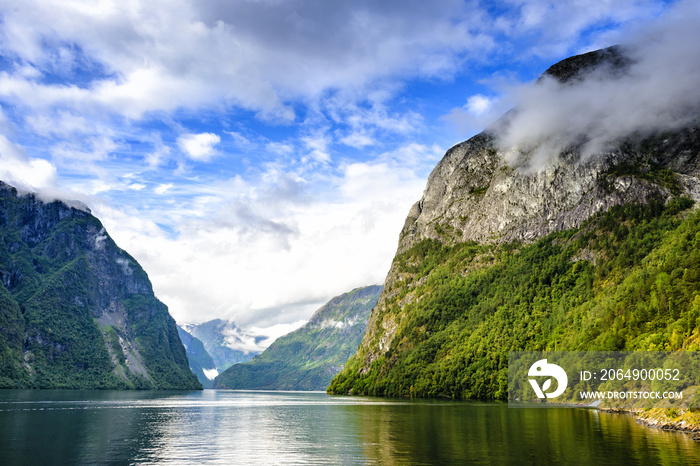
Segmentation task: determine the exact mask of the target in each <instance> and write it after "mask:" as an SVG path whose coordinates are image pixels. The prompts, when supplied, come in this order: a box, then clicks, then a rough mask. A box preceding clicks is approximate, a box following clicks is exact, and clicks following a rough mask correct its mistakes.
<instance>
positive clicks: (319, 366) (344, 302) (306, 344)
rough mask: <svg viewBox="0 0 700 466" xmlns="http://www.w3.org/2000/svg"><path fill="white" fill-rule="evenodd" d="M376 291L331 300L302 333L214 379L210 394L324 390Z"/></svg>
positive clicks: (354, 342)
mask: <svg viewBox="0 0 700 466" xmlns="http://www.w3.org/2000/svg"><path fill="white" fill-rule="evenodd" d="M381 291H382V287H381V286H377V285H375V286H367V287H364V288H358V289H355V290H353V291H350V292H348V293H344V294H342V295H340V296H336V297H335V298H333V299H331V300H330V301H329V302H328V303H326V304H325V305H324V306H323V307H321V308H320V309H319V310H318V311H316V312H315V313H314V315H313V316H312V317H311V319H310V320H309V322H308V323H307V324H306V325H304V326H303V327H301V328H299V329H297V330H295V331H293V332H291V333H289V334H287V335H284V336H282V337H280V338H278V339H277V340H276V341H275V342H274V343H272V345H270V347H269V348H268V349H266V350H265V351H263V353H262V354H261V355H259V356H257V357H255V358H254V359H253V360H252V361H250V362H248V363H245V364H235V365H233V366H231V367H230V368H228V369H227V370H226V371H225V372H224V373H223V374H221V375H220V376H219V377H217V378H216V380H215V382H214V386H215V388H234V389H249V390H325V389H326V387H327V386H328V384H329V383H330V381H331V379H332V378H333V376H335V375H336V374H337V373H338V372H339V371H340V369H342V367H343V365H344V364H345V362H346V361H347V360H348V358H349V357H350V356H351V355H352V354H353V353H354V352H355V351H356V350H357V346H358V345H359V344H360V340H361V339H362V334H363V333H364V331H365V327H366V326H367V319H368V318H369V314H370V312H371V311H372V308H373V307H374V305H375V304H376V303H377V300H378V299H379V295H380V293H381Z"/></svg>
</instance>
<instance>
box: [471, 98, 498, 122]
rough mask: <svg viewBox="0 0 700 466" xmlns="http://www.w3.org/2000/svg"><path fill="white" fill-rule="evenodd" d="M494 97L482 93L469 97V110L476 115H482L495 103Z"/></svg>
mask: <svg viewBox="0 0 700 466" xmlns="http://www.w3.org/2000/svg"><path fill="white" fill-rule="evenodd" d="M493 101H494V99H493V98H492V97H486V96H485V95H482V94H476V95H473V96H471V97H469V98H468V99H467V105H466V108H467V111H468V112H469V113H471V114H472V115H474V116H477V117H478V116H481V115H483V114H484V113H486V112H487V111H488V110H489V109H490V108H491V106H492V105H493Z"/></svg>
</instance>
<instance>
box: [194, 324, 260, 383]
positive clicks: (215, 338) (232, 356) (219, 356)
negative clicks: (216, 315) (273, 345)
mask: <svg viewBox="0 0 700 466" xmlns="http://www.w3.org/2000/svg"><path fill="white" fill-rule="evenodd" d="M182 328H183V329H184V330H185V331H187V332H188V333H189V334H190V335H192V336H193V337H196V338H198V339H199V340H200V341H201V342H202V343H203V344H204V348H205V349H206V350H207V353H209V354H210V355H211V358H212V360H213V361H214V365H215V366H216V370H217V371H219V373H221V372H223V371H225V370H226V369H228V368H229V367H231V366H232V365H233V364H238V363H241V362H247V361H250V360H251V359H253V358H254V357H255V356H257V355H258V354H260V351H256V350H254V349H250V350H244V349H234V348H246V347H250V346H251V345H252V346H254V345H256V344H257V343H259V342H260V341H261V340H264V339H265V338H266V337H264V336H253V335H250V334H248V333H247V332H246V331H245V330H243V329H241V328H239V327H238V326H236V324H234V323H233V322H230V321H226V320H221V319H214V320H210V321H208V322H204V323H203V324H184V325H183V326H182Z"/></svg>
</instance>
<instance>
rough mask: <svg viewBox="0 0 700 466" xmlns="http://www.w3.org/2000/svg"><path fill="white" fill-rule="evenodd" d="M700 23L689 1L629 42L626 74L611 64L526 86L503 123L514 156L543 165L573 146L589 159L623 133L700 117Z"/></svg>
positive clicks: (502, 134) (697, 8) (504, 141)
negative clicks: (567, 79)
mask: <svg viewBox="0 0 700 466" xmlns="http://www.w3.org/2000/svg"><path fill="white" fill-rule="evenodd" d="M698 24H700V5H698V3H697V2H684V3H682V4H679V5H678V6H677V7H676V8H675V9H674V10H673V11H672V12H670V13H669V14H668V15H667V16H665V17H664V18H663V19H662V20H661V21H659V22H658V23H656V24H654V25H653V26H651V27H650V26H647V27H644V28H640V29H638V30H636V31H634V33H633V34H631V35H630V39H629V40H628V41H626V42H624V43H622V49H621V50H622V52H623V54H625V55H626V56H628V57H629V59H630V64H629V65H628V69H627V70H626V72H625V73H624V74H622V75H617V74H615V73H611V71H610V69H608V68H603V69H601V70H600V71H598V72H593V73H591V74H589V75H588V76H587V77H586V78H585V79H584V80H583V81H581V82H577V83H576V84H575V85H570V84H561V83H559V82H557V81H556V80H554V79H553V78H546V79H544V80H543V81H541V82H539V83H537V84H536V85H534V86H528V87H524V88H520V89H518V90H517V91H516V94H517V97H518V105H517V107H516V109H515V111H514V112H513V113H512V114H511V115H509V116H508V117H507V119H506V120H505V121H504V122H503V124H502V125H501V127H500V128H498V136H499V144H500V146H501V147H502V148H503V149H504V150H507V151H510V154H511V155H510V162H512V163H514V164H516V165H519V164H522V163H525V162H526V163H527V164H528V165H529V167H530V168H531V169H538V168H540V167H542V166H543V165H544V164H546V163H548V162H550V161H552V160H554V159H555V158H556V157H557V155H558V154H559V153H560V152H561V151H563V150H565V149H568V148H572V147H578V148H580V150H581V154H582V156H583V158H584V159H585V158H588V157H591V156H593V155H594V154H597V153H599V152H601V151H604V150H606V148H607V147H609V145H610V144H611V143H614V142H615V141H618V140H620V139H621V138H626V137H629V136H632V135H644V134H648V133H650V132H656V131H664V130H673V129H678V128H681V127H683V126H686V125H688V124H691V123H697V121H698V115H699V114H700V113H699V111H700V93H699V92H698V89H700V48H698V47H697V44H698V43H700V29H699V28H698V27H697V25H698ZM512 149H516V150H514V151H513V150H512Z"/></svg>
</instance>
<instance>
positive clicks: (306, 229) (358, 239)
mask: <svg viewBox="0 0 700 466" xmlns="http://www.w3.org/2000/svg"><path fill="white" fill-rule="evenodd" d="M441 155H442V151H441V150H440V149H438V148H435V147H424V146H420V145H416V144H409V145H406V146H403V147H401V148H397V150H395V151H392V152H389V153H385V154H381V155H379V156H378V157H377V158H376V159H375V160H374V161H368V162H363V163H350V164H346V165H344V166H343V167H342V168H341V171H340V173H339V176H337V177H333V178H326V177H322V178H319V179H317V180H316V181H314V182H313V183H312V184H309V182H307V181H305V180H303V179H300V178H299V177H298V176H297V175H295V174H293V173H287V172H284V171H279V170H273V171H270V172H267V173H264V174H261V175H260V176H259V177H258V178H254V179H249V180H245V179H242V178H240V177H237V178H235V179H232V180H229V181H227V182H213V183H212V184H204V183H203V184H200V185H196V186H192V188H193V189H196V192H197V193H198V194H197V195H194V192H193V193H191V194H190V195H188V197H186V198H180V197H177V196H179V195H180V194H182V192H181V191H182V190H183V189H185V188H184V187H180V188H179V190H178V191H176V192H173V193H172V196H175V197H174V199H176V203H177V205H178V207H179V209H178V210H177V212H178V214H177V215H181V216H180V217H179V220H177V221H176V226H175V230H176V232H177V234H175V235H172V234H169V233H167V232H165V231H163V230H161V229H160V227H158V226H157V225H156V224H155V221H158V222H161V220H158V218H159V217H160V216H162V215H164V213H163V212H158V213H152V212H149V211H142V212H138V211H129V212H125V211H122V210H117V209H114V208H113V207H109V206H106V205H103V204H99V205H96V206H93V210H94V211H95V212H96V214H97V215H98V216H99V217H100V218H101V219H102V220H103V223H104V224H105V225H106V227H107V229H108V231H109V232H110V234H111V235H112V236H113V237H114V238H115V240H116V241H117V243H118V244H119V245H120V247H123V248H125V249H126V250H127V251H129V252H130V253H131V254H132V255H134V256H135V257H136V259H137V260H138V261H139V262H140V263H141V264H142V265H143V266H144V268H145V269H146V270H147V271H148V273H149V276H150V277H151V280H152V281H153V284H154V288H155V291H156V294H157V295H158V296H159V298H161V299H162V300H163V301H164V302H165V303H167V304H168V306H169V307H170V310H171V313H172V314H173V316H174V317H175V318H176V320H178V321H181V322H183V321H188V322H202V321H206V320H210V319H213V318H224V319H230V320H233V321H235V322H236V323H237V324H239V325H241V326H243V327H244V328H246V329H248V328H250V327H260V328H267V327H270V326H271V325H274V324H277V323H283V324H292V323H295V322H298V321H302V320H305V319H308V318H309V317H310V316H311V314H312V313H313V312H314V311H315V310H316V309H318V308H319V307H320V306H321V305H322V304H324V303H325V302H326V301H327V300H328V299H329V298H330V297H332V296H335V295H338V294H341V293H343V292H346V291H348V290H350V289H352V288H354V287H358V286H364V285H369V284H377V283H382V282H383V280H384V278H385V275H386V273H387V271H388V270H389V266H390V264H391V260H392V258H393V255H394V252H395V249H396V244H397V241H398V234H399V231H400V229H401V225H402V224H403V221H404V219H405V216H406V214H407V212H408V210H409V208H410V206H411V204H412V203H413V201H415V200H417V199H418V198H419V197H420V194H421V192H422V190H423V188H424V186H425V176H426V174H427V172H428V171H429V169H430V168H431V167H432V166H433V165H434V164H435V163H436V161H437V160H438V159H439V157H440V156H441ZM327 183H330V185H324V184H327ZM210 193H212V194H213V193H216V196H214V195H211V194H210ZM158 210H161V209H158ZM167 215H171V216H172V215H175V212H173V211H171V212H169V213H168V214H167ZM170 222H172V219H171V220H170ZM261 332H262V330H261ZM261 334H263V335H268V334H266V333H261Z"/></svg>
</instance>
